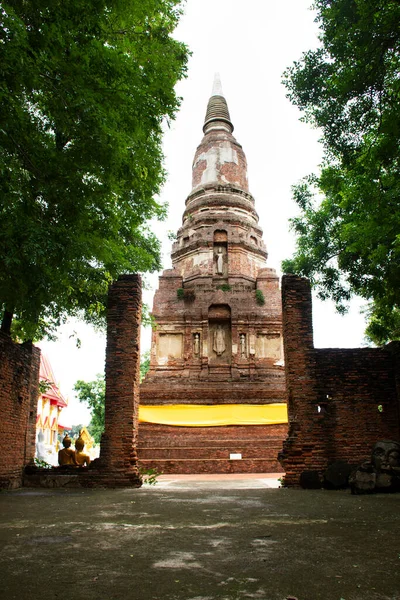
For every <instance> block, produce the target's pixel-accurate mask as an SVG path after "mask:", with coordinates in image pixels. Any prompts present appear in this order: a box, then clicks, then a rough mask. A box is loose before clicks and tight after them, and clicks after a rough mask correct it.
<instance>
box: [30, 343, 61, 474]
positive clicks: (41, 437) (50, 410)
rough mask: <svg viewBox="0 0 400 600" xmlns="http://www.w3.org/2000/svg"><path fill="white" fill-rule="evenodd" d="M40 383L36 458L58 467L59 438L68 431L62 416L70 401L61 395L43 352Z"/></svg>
mask: <svg viewBox="0 0 400 600" xmlns="http://www.w3.org/2000/svg"><path fill="white" fill-rule="evenodd" d="M39 381H40V392H41V393H40V396H39V398H38V403H37V414H36V452H35V456H36V458H38V459H39V460H43V461H45V462H47V463H48V464H51V465H54V466H57V464H58V461H57V452H58V449H59V447H58V446H59V444H58V436H59V435H62V434H63V433H64V430H65V429H66V427H65V425H63V424H62V423H61V421H60V416H61V412H62V410H63V408H66V407H67V406H68V401H67V399H66V398H65V397H64V396H63V394H62V393H61V391H60V388H59V386H58V384H57V383H56V378H55V376H54V372H53V369H52V366H51V364H50V361H49V359H48V358H47V357H46V356H45V355H44V354H43V352H42V353H41V355H40V374H39Z"/></svg>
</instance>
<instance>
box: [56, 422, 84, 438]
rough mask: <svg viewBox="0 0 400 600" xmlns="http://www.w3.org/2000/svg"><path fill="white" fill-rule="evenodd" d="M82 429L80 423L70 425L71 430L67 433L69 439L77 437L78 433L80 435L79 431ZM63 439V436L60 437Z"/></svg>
mask: <svg viewBox="0 0 400 600" xmlns="http://www.w3.org/2000/svg"><path fill="white" fill-rule="evenodd" d="M82 428H83V425H82V423H80V424H79V425H72V427H71V429H70V430H69V432H68V434H69V437H70V438H71V439H73V438H77V437H79V433H80V431H81V429H82ZM63 437H64V436H62V438H63ZM61 441H62V439H61Z"/></svg>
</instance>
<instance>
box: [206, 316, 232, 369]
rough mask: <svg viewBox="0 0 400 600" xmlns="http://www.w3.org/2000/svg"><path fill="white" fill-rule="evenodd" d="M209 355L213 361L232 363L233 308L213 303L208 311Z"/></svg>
mask: <svg viewBox="0 0 400 600" xmlns="http://www.w3.org/2000/svg"><path fill="white" fill-rule="evenodd" d="M208 331H209V337H208V357H209V359H210V361H211V362H213V363H219V364H222V363H223V364H227V363H228V364H230V363H231V359H232V333H231V309H230V307H229V306H228V305H226V304H213V305H212V306H210V308H209V311H208Z"/></svg>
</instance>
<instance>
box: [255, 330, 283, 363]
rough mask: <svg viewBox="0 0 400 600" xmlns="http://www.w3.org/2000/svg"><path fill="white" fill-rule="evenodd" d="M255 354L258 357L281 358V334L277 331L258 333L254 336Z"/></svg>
mask: <svg viewBox="0 0 400 600" xmlns="http://www.w3.org/2000/svg"><path fill="white" fill-rule="evenodd" d="M256 356H257V357H258V358H272V359H274V360H279V359H280V358H281V336H280V335H279V333H259V334H257V338H256Z"/></svg>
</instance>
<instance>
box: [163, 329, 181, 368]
mask: <svg viewBox="0 0 400 600" xmlns="http://www.w3.org/2000/svg"><path fill="white" fill-rule="evenodd" d="M182 356H183V335H182V333H160V334H159V336H158V344H157V362H158V364H159V365H165V364H167V363H168V360H169V359H171V358H182Z"/></svg>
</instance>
